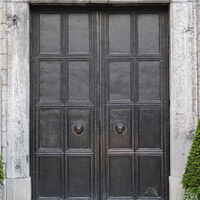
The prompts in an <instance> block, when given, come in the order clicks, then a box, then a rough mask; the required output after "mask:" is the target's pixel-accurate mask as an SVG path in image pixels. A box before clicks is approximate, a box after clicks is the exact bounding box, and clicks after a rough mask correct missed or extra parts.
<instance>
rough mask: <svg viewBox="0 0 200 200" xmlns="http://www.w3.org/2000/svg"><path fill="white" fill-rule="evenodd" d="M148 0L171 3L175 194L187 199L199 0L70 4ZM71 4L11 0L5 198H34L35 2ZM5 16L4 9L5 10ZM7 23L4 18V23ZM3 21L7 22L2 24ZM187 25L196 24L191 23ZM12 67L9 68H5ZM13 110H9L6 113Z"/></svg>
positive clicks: (194, 118)
mask: <svg viewBox="0 0 200 200" xmlns="http://www.w3.org/2000/svg"><path fill="white" fill-rule="evenodd" d="M88 3H91V4H92V5H94V4H96V3H105V4H108V3H110V4H115V3H116V4H120V5H123V4H127V3H130V4H131V5H136V4H138V3H148V4H149V5H152V6H153V5H154V4H156V3H159V5H163V3H164V4H167V5H169V7H170V9H169V16H170V20H169V27H170V29H169V35H170V41H169V53H170V55H169V65H170V66H169V76H170V80H169V82H170V83H169V88H170V101H171V102H170V176H169V194H170V200H173V199H174V198H177V199H182V197H183V189H182V185H181V179H182V178H181V177H182V174H183V172H184V168H185V163H186V160H187V155H188V152H189V150H190V146H191V143H192V135H193V134H194V131H195V128H196V124H197V120H198V116H199V109H198V107H199V99H200V98H199V92H198V90H199V83H198V79H199V75H198V63H197V59H198V54H197V44H198V38H199V37H198V35H197V32H198V29H199V26H198V24H197V16H198V7H197V4H196V2H195V1H192V2H190V3H188V2H187V1H181V0H180V1H175V0H131V1H128V0H121V1H117V0H109V2H108V1H107V0H98V1H90V2H89V0H83V1H73V0H70V1H69V3H68V4H69V5H84V6H85V5H87V4H88ZM36 4H37V5H42V4H43V5H50V4H51V5H67V3H66V0H59V1H56V2H55V0H48V2H47V1H46V0H25V1H23V2H22V1H6V2H4V3H3V8H4V7H6V14H7V16H8V17H7V18H6V17H5V18H1V20H3V23H5V26H6V29H7V35H6V36H5V38H3V39H2V40H0V43H1V44H2V45H3V47H5V49H4V53H2V54H1V55H0V56H1V58H2V65H3V70H4V71H2V78H3V79H2V104H3V107H2V114H3V115H2V121H3V124H2V154H3V159H4V160H3V162H4V163H5V166H6V180H5V186H4V188H5V189H4V190H5V191H6V192H5V193H4V197H5V199H15V198H19V199H21V200H30V199H31V177H30V149H29V147H30V137H29V135H30V128H29V127H30V126H29V118H30V109H29V106H30V95H29V94H30V85H29V83H30V76H29V72H30V53H29V50H30V41H29V34H30V29H29V28H30V26H29V22H30V8H31V6H32V5H36ZM3 15H4V16H5V14H4V13H3ZM1 25H2V24H1ZM2 26H4V24H3V25H2ZM188 27H193V28H192V29H188ZM5 71H6V72H7V73H8V74H6V73H4V72H5ZM186 91H187V92H186ZM6 113H8V114H6Z"/></svg>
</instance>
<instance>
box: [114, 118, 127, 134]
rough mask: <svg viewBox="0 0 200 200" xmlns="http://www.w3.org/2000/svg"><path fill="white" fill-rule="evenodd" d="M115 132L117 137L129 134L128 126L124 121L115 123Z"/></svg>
mask: <svg viewBox="0 0 200 200" xmlns="http://www.w3.org/2000/svg"><path fill="white" fill-rule="evenodd" d="M113 132H114V133H115V135H117V136H123V135H124V134H126V132H127V125H126V123H125V122H123V121H115V122H114V123H113Z"/></svg>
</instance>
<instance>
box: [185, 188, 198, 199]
mask: <svg viewBox="0 0 200 200" xmlns="http://www.w3.org/2000/svg"><path fill="white" fill-rule="evenodd" d="M183 200H198V197H197V195H196V194H195V193H193V192H190V191H187V190H186V191H185V193H184V198H183Z"/></svg>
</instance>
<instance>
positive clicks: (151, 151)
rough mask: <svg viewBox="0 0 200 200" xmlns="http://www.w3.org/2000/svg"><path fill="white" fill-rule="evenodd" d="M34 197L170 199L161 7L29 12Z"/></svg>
mask: <svg viewBox="0 0 200 200" xmlns="http://www.w3.org/2000/svg"><path fill="white" fill-rule="evenodd" d="M31 26H32V31H31V44H32V48H31V134H32V136H31V154H32V159H31V164H32V165H31V172H32V183H33V184H32V191H33V194H32V199H33V200H36V199H37V200H40V199H44V200H72V199H73V200H80V199H84V200H86V199H87V200H89V199H91V200H92V199H94V200H106V199H108V200H111V199H112V200H119V199H122V200H127V199H132V200H133V199H134V200H136V199H140V200H142V199H149V200H155V199H163V200H168V175H169V174H168V164H169V159H168V154H169V152H168V150H169V145H168V144H169V134H168V131H169V128H168V109H169V108H168V27H167V26H168V21H167V8H165V7H161V6H160V7H133V6H129V7H119V6H113V7H112V6H111V7H67V6H62V7H54V8H52V7H50V6H49V7H48V6H47V7H37V6H33V7H32V25H31Z"/></svg>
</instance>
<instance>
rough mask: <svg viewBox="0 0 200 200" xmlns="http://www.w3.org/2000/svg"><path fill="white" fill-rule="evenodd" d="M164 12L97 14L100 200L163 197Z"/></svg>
mask: <svg viewBox="0 0 200 200" xmlns="http://www.w3.org/2000/svg"><path fill="white" fill-rule="evenodd" d="M166 16H167V15H166V11H164V10H162V8H154V9H152V10H148V8H138V7H137V8H132V9H130V8H129V9H128V8H125V7H120V8H107V9H105V10H104V12H103V13H102V20H101V22H102V23H101V25H102V37H101V44H102V49H101V55H102V57H101V58H102V65H101V73H102V79H101V82H102V85H103V86H102V88H101V89H102V94H103V95H101V99H102V113H103V115H102V116H101V117H102V124H101V125H102V126H101V127H102V130H103V131H102V138H103V139H102V143H101V152H102V154H103V155H102V157H101V162H102V163H101V165H102V174H101V176H102V182H101V185H102V187H101V194H102V199H145V198H147V197H148V199H157V198H159V199H160V198H162V199H168V194H167V171H166V168H167V165H166V162H168V161H167V158H166V153H167V152H166V148H167V146H166V145H167V143H166V142H167V141H166V138H165V137H166V136H167V134H168V132H167V131H168V129H167V128H166V126H167V125H168V124H167V117H168V114H167V110H168V85H167V83H168V73H167V54H166V52H165V51H164V49H165V50H166V49H167V43H166V42H167V35H166V30H167V29H166V27H167V23H166V18H165V17H166ZM164 119H165V120H164Z"/></svg>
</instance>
